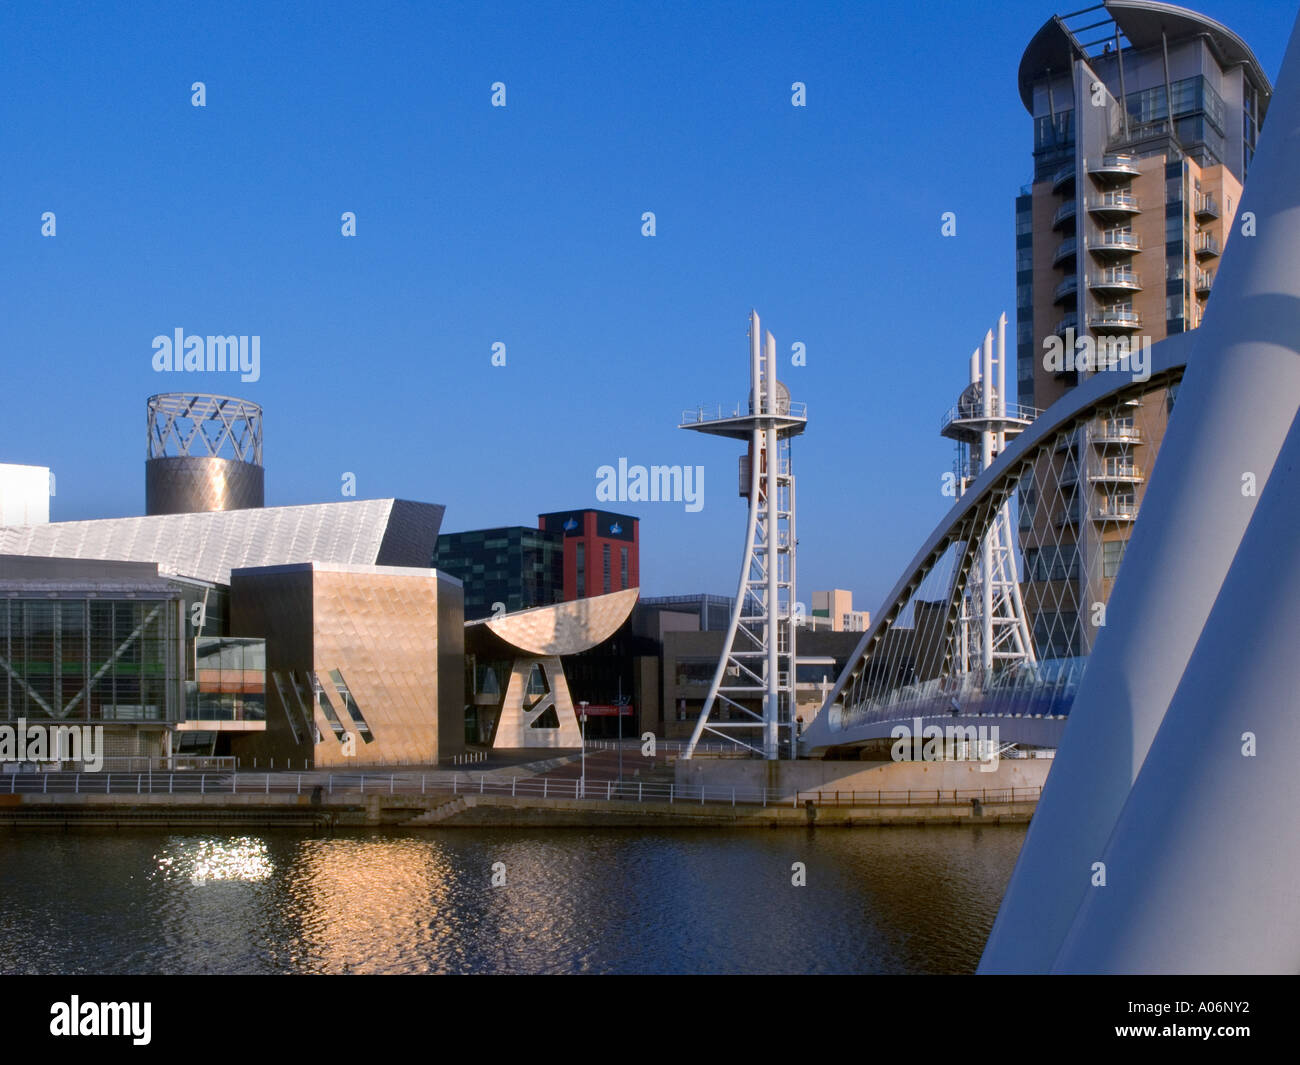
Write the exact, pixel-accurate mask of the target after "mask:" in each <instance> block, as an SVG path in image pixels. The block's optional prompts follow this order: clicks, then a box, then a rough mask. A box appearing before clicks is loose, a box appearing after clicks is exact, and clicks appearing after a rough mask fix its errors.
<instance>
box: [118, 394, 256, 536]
mask: <svg viewBox="0 0 1300 1065" xmlns="http://www.w3.org/2000/svg"><path fill="white" fill-rule="evenodd" d="M147 455H148V457H147V459H146V461H145V466H144V470H145V503H144V507H145V513H146V514H189V513H193V512H195V511H207V510H248V509H251V508H254V507H260V506H262V505H263V503H264V492H265V480H264V471H263V469H262V408H261V407H259V406H258V405H257V404H256V403H250V402H249V401H248V400H246V399H236V398H235V397H233V396H217V395H210V394H207V393H197V392H168V393H163V394H161V395H157V396H150V397H149V417H148V451H147Z"/></svg>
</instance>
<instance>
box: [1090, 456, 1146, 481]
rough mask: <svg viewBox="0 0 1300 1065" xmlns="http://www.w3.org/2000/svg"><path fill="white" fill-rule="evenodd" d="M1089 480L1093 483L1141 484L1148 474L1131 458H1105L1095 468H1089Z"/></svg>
mask: <svg viewBox="0 0 1300 1065" xmlns="http://www.w3.org/2000/svg"><path fill="white" fill-rule="evenodd" d="M1088 480H1089V481H1091V482H1092V483H1093V484H1104V483H1106V482H1111V483H1115V484H1141V483H1142V482H1143V481H1145V480H1146V476H1145V475H1144V474H1143V473H1142V471H1141V469H1139V468H1138V466H1137V465H1136V464H1135V463H1134V462H1133V461H1132V460H1131V459H1127V458H1118V459H1105V460H1104V461H1103V462H1102V463H1101V465H1100V466H1098V467H1097V468H1096V469H1095V470H1089V471H1088Z"/></svg>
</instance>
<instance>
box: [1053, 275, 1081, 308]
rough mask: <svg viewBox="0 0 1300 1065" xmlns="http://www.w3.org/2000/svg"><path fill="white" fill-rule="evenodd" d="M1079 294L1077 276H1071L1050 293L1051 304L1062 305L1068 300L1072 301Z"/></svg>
mask: <svg viewBox="0 0 1300 1065" xmlns="http://www.w3.org/2000/svg"><path fill="white" fill-rule="evenodd" d="M1078 294H1079V275H1078V274H1071V275H1070V276H1069V277H1067V278H1066V279H1065V280H1064V281H1062V282H1061V283H1060V284H1059V285H1057V286H1056V291H1055V292H1053V293H1052V302H1053V303H1064V302H1065V301H1066V300H1068V299H1073V298H1074V297H1075V296H1077V295H1078Z"/></svg>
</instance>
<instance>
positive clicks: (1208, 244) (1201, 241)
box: [1196, 233, 1223, 259]
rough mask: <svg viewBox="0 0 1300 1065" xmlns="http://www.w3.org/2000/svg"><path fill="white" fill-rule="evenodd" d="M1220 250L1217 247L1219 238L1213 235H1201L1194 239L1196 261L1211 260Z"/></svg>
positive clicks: (1218, 246)
mask: <svg viewBox="0 0 1300 1065" xmlns="http://www.w3.org/2000/svg"><path fill="white" fill-rule="evenodd" d="M1222 250H1223V249H1222V248H1221V247H1220V245H1219V238H1218V237H1216V236H1215V235H1214V234H1213V233H1202V234H1200V235H1199V236H1198V237H1197V238H1196V257H1197V258H1198V259H1213V258H1214V257H1215V256H1217V255H1218V254H1219V252H1220V251H1222Z"/></svg>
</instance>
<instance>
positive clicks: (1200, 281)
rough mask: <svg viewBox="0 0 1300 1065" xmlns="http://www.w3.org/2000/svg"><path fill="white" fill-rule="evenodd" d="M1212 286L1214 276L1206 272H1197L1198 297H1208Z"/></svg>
mask: <svg viewBox="0 0 1300 1065" xmlns="http://www.w3.org/2000/svg"><path fill="white" fill-rule="evenodd" d="M1212 284H1214V275H1213V274H1211V273H1209V272H1207V271H1205V270H1197V271H1196V294H1197V295H1198V296H1208V295H1209V293H1210V286H1211V285H1212Z"/></svg>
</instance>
